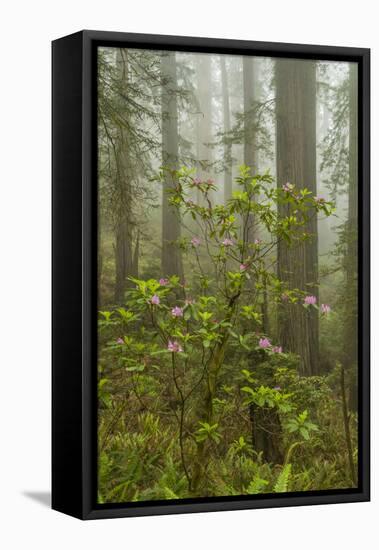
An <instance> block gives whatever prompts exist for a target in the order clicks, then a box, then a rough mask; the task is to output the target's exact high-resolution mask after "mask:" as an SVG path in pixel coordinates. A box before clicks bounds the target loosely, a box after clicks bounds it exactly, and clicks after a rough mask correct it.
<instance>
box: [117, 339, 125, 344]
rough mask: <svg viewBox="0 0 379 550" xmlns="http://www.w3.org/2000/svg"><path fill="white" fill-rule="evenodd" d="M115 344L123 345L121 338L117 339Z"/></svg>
mask: <svg viewBox="0 0 379 550" xmlns="http://www.w3.org/2000/svg"><path fill="white" fill-rule="evenodd" d="M116 343H117V344H124V340H123V339H122V338H117V340H116Z"/></svg>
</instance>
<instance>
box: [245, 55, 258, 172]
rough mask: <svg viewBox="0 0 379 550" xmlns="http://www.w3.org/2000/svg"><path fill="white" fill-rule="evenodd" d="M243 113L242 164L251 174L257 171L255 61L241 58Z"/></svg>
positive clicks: (247, 57) (250, 58) (246, 57)
mask: <svg viewBox="0 0 379 550" xmlns="http://www.w3.org/2000/svg"><path fill="white" fill-rule="evenodd" d="M242 63H243V111H244V119H243V120H244V154H243V157H244V163H245V164H246V166H249V167H250V170H251V173H252V174H253V173H254V172H256V171H257V160H258V153H257V143H256V131H255V123H256V116H255V106H256V105H255V104H256V101H257V83H256V68H255V65H254V64H255V60H254V59H253V58H252V57H249V56H244V57H243V61H242Z"/></svg>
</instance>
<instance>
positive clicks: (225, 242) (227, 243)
mask: <svg viewBox="0 0 379 550" xmlns="http://www.w3.org/2000/svg"><path fill="white" fill-rule="evenodd" d="M222 244H223V245H224V246H233V245H234V241H233V239H224V240H223V241H222Z"/></svg>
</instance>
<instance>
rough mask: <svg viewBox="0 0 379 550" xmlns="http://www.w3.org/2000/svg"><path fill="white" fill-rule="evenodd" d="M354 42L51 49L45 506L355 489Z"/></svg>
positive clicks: (359, 104)
mask: <svg viewBox="0 0 379 550" xmlns="http://www.w3.org/2000/svg"><path fill="white" fill-rule="evenodd" d="M369 400H370V395H369V50H367V49H359V48H346V47H334V46H333V47H330V46H309V45H294V44H273V43H262V42H248V41H235V40H218V39H207V38H187V37H171V36H151V35H140V34H124V33H113V32H109V33H108V32H99V31H83V32H79V33H77V34H73V35H70V36H67V37H64V38H61V39H59V40H56V41H54V42H53V406H52V409H53V411H52V412H53V456H52V459H53V488H52V491H53V494H52V497H53V508H54V509H56V510H59V511H61V512H65V513H67V514H71V515H73V516H76V517H78V518H82V519H95V518H111V517H120V516H140V515H149V514H171V513H182V512H196V511H217V510H238V509H245V508H263V507H273V506H292V505H303V504H304V505H305V504H325V503H338V502H357V501H366V500H368V499H369V468H370V462H369Z"/></svg>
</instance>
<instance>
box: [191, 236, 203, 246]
mask: <svg viewBox="0 0 379 550" xmlns="http://www.w3.org/2000/svg"><path fill="white" fill-rule="evenodd" d="M191 244H192V246H194V247H195V248H197V247H198V246H200V245H201V240H200V239H199V238H198V237H193V238H192V239H191Z"/></svg>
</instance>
